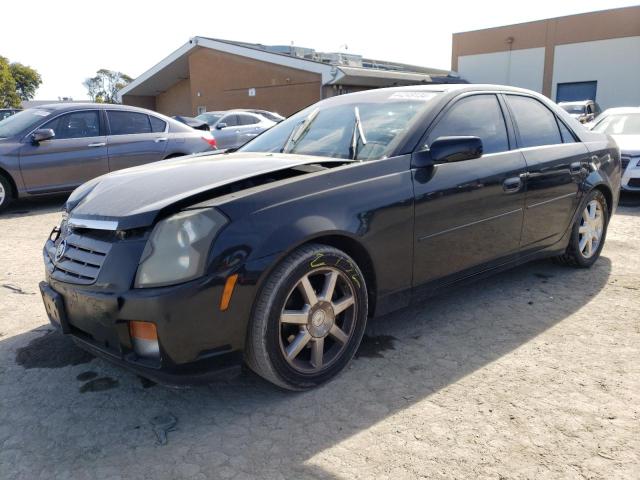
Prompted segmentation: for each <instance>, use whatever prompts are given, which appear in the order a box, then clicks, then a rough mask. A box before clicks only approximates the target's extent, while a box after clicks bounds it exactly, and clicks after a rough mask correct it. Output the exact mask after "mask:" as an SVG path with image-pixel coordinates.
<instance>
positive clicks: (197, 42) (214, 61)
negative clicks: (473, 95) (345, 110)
mask: <svg viewBox="0 0 640 480" xmlns="http://www.w3.org/2000/svg"><path fill="white" fill-rule="evenodd" d="M459 81H460V79H459V78H458V77H457V76H456V75H455V74H454V73H453V72H449V71H447V70H438V69H433V68H426V67H419V66H415V65H406V64H401V63H397V62H388V61H381V60H373V59H368V58H363V57H362V56H360V55H354V54H350V53H346V52H341V53H322V52H316V51H315V50H313V49H309V48H302V47H293V46H265V45H258V44H249V43H242V42H230V41H226V40H219V39H212V38H205V37H194V38H192V39H191V40H189V41H188V42H187V43H186V44H184V45H183V46H182V47H180V48H179V49H178V50H176V51H175V52H173V53H172V54H171V55H169V56H168V57H167V58H165V59H164V60H162V61H161V62H160V63H158V64H157V65H154V66H153V67H151V68H150V69H149V70H147V71H146V72H144V73H143V74H142V75H140V76H139V77H138V78H136V79H135V80H134V81H133V82H132V83H130V84H129V85H127V86H126V87H125V88H123V89H122V90H121V91H120V92H119V95H120V98H121V100H122V102H123V103H125V104H127V105H136V106H140V107H145V108H149V109H152V110H156V111H158V112H161V113H164V114H166V115H187V116H193V115H197V114H198V113H201V112H203V111H212V110H227V109H232V108H256V109H265V110H271V111H275V112H278V113H281V114H283V115H290V114H292V113H294V112H296V111H298V110H300V109H302V108H304V107H306V106H308V105H310V104H312V103H314V102H317V101H318V100H320V99H322V98H326V97H330V96H333V95H338V94H341V93H348V92H353V91H358V90H365V89H369V88H379V87H388V86H396V85H414V84H424V83H457V82H459Z"/></svg>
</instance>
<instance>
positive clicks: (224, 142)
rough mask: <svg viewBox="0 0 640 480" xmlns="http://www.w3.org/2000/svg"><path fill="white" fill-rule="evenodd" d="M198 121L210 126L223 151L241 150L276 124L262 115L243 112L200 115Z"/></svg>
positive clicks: (230, 111) (233, 111) (228, 111)
mask: <svg viewBox="0 0 640 480" xmlns="http://www.w3.org/2000/svg"><path fill="white" fill-rule="evenodd" d="M196 120H201V121H203V122H206V123H207V124H208V125H209V128H211V131H212V132H213V135H214V136H215V137H216V141H217V142H218V148H220V149H223V150H227V149H235V148H239V147H241V146H242V145H244V144H245V143H247V142H248V141H249V140H252V139H253V138H255V137H257V136H258V135H260V134H261V133H262V132H264V131H265V130H268V129H269V128H271V127H273V126H274V125H275V124H276V122H274V121H273V120H269V119H267V118H265V117H263V116H262V115H258V114H255V113H250V112H246V111H241V110H227V111H223V112H206V113H202V114H200V115H198V116H197V117H196Z"/></svg>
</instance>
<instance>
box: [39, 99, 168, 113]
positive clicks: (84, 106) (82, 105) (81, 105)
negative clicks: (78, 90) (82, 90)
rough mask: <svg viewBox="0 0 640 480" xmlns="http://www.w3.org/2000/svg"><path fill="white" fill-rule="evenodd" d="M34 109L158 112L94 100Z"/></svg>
mask: <svg viewBox="0 0 640 480" xmlns="http://www.w3.org/2000/svg"><path fill="white" fill-rule="evenodd" d="M31 108H32V109H34V110H52V111H55V112H63V111H66V110H84V109H88V108H100V109H109V110H126V111H131V112H141V113H156V114H157V112H154V111H153V110H148V109H146V108H140V107H134V106H132V105H121V104H117V103H92V102H74V103H64V102H62V103H48V104H46V105H38V106H37V107H31Z"/></svg>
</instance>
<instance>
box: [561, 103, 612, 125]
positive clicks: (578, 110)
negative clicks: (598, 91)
mask: <svg viewBox="0 0 640 480" xmlns="http://www.w3.org/2000/svg"><path fill="white" fill-rule="evenodd" d="M558 105H559V106H560V108H562V109H563V110H564V111H565V112H567V113H568V114H569V115H571V116H572V117H573V118H575V119H576V120H578V121H579V122H580V123H589V122H593V120H594V119H595V118H596V117H597V116H598V115H600V113H601V112H602V110H600V106H599V105H598V104H597V103H596V102H594V101H593V100H582V101H579V102H560V103H558Z"/></svg>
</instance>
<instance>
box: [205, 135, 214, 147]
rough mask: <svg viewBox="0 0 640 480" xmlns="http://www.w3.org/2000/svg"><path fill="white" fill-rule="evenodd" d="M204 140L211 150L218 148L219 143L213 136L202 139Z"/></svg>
mask: <svg viewBox="0 0 640 480" xmlns="http://www.w3.org/2000/svg"><path fill="white" fill-rule="evenodd" d="M202 139H203V140H204V141H205V142H207V143H208V144H209V146H210V147H211V148H217V147H218V142H216V139H215V138H214V137H213V135H209V136H208V137H202Z"/></svg>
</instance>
